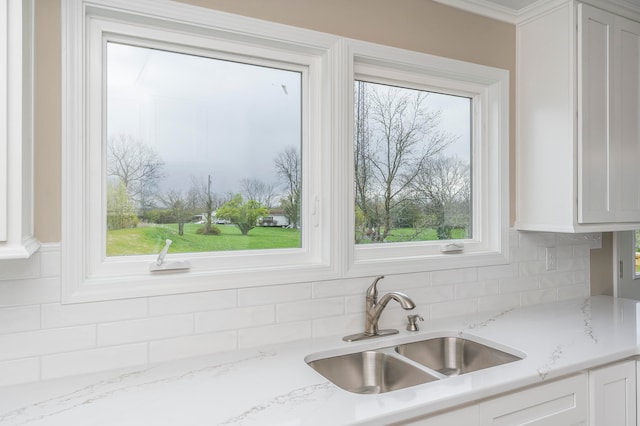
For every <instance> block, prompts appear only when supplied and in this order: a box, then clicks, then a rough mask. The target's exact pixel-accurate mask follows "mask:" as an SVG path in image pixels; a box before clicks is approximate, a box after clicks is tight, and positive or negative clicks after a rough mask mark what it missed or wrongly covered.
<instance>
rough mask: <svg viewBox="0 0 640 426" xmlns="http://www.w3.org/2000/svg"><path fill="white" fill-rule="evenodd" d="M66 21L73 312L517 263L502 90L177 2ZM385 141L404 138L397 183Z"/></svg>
mask: <svg viewBox="0 0 640 426" xmlns="http://www.w3.org/2000/svg"><path fill="white" fill-rule="evenodd" d="M62 5H63V17H64V25H63V28H65V33H64V35H63V43H64V45H63V52H64V57H63V67H64V69H63V75H64V76H65V81H64V82H63V92H64V96H63V98H64V99H63V115H64V120H63V122H64V126H63V152H64V155H63V157H64V158H63V170H64V175H63V209H64V210H63V217H64V220H63V239H64V241H65V244H64V249H63V253H62V256H63V300H64V301H65V302H80V301H88V300H103V299H110V298H123V297H136V296H148V295H154V294H170V293H178V292H189V291H202V290H211V289H222V288H239V287H245V286H259V285H269V284H276V283H296V282H304V281H310V280H313V281H317V280H324V279H336V278H341V277H350V276H364V275H373V274H379V273H400V272H414V271H424V270H431V269H445V268H452V267H468V266H478V265H488V264H498V263H504V262H505V261H506V252H507V243H508V235H507V226H508V217H507V216H508V215H507V212H508V202H507V188H508V179H507V176H508V170H507V148H506V145H507V126H506V123H507V121H508V120H507V117H508V108H507V97H508V88H507V81H508V75H507V73H506V72H504V71H501V70H496V69H493V68H487V67H482V66H478V65H474V64H466V63H461V62H457V61H451V60H446V59H443V58H437V57H432V56H429V55H424V54H418V53H415V52H407V51H403V50H399V49H395V48H390V47H384V46H378V45H373V44H369V43H363V42H358V41H355V40H345V39H341V38H339V37H335V36H331V35H327V34H320V33H316V32H312V31H307V30H303V29H296V28H291V27H285V26H281V25H277V24H271V23H266V22H259V21H255V20H251V19H248V18H242V17H234V16H231V15H227V14H220V13H218V12H215V11H211V10H204V9H200V8H196V7H193V6H187V5H183V4H178V3H176V4H167V5H164V6H163V8H162V10H161V11H160V10H158V9H157V8H156V7H155V5H154V2H153V1H145V0H140V1H136V2H134V4H126V5H125V4H124V3H123V2H121V1H116V0H99V1H91V2H86V3H84V2H83V1H78V0H63V2H62ZM258 22H259V24H258ZM382 107H385V108H386V109H385V108H382ZM375 108H377V110H376V109H375ZM389 108H400V109H403V110H404V111H405V113H406V114H407V115H406V117H405V116H401V118H400V121H396V122H394V121H389V120H387V121H385V115H384V114H385V113H386V112H389V111H390V109H389ZM409 117H413V118H414V120H413V122H412V123H413V125H414V127H410V126H409V127H406V126H405V125H408V124H410V123H411V120H410V118H409ZM398 125H402V126H405V127H403V128H402V130H400V131H399V132H396V129H397V128H398ZM384 126H387V127H386V128H385V127H384ZM402 126H401V127H402ZM390 131H393V132H396V133H395V134H394V135H393V137H394V138H395V140H396V141H401V140H406V139H407V138H406V137H405V136H407V132H410V133H411V138H409V139H408V141H409V142H410V145H409V146H407V145H404V146H401V145H396V148H394V149H396V150H397V148H398V147H401V148H403V149H404V150H402V151H401V152H399V153H397V154H400V155H399V156H397V158H396V160H397V161H396V163H394V164H396V165H400V167H397V168H396V169H393V174H389V173H387V174H385V173H382V172H381V170H382V168H383V167H387V170H390V167H391V168H392V166H393V164H392V163H390V162H387V163H385V162H384V161H382V159H383V157H387V154H389V153H390V151H387V152H384V151H381V146H382V145H381V143H382V142H385V141H384V139H383V138H382V137H383V136H384V135H385V134H389V132H390ZM385 132H386V133H385ZM403 132H404V133H403ZM388 141H389V140H387V142H388ZM394 152H395V151H394ZM367 168H369V169H367ZM373 169H376V170H377V173H374V172H373V171H372V170H373ZM364 170H368V171H367V172H364ZM347 182H351V184H348V183H347ZM374 182H375V184H374ZM385 184H386V186H387V187H388V188H389V189H388V190H387V192H386V193H385V189H384V186H385ZM167 240H171V241H172V244H171V245H169V246H167ZM163 249H164V250H163ZM166 250H168V252H166ZM161 251H165V252H166V254H164V260H162V261H161V260H160V258H161V257H162V256H160V257H159V256H158V255H159V253H160V252H161ZM159 263H161V264H163V265H165V266H164V267H162V268H158V267H156V266H158V264H159ZM154 265H156V266H154Z"/></svg>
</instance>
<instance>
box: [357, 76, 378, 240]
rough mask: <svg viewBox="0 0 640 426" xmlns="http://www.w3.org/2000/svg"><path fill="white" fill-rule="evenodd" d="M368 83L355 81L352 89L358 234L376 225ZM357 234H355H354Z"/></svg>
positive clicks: (362, 233)
mask: <svg viewBox="0 0 640 426" xmlns="http://www.w3.org/2000/svg"><path fill="white" fill-rule="evenodd" d="M367 88H368V85H367V83H365V82H364V81H356V84H355V88H354V89H355V90H354V117H355V120H354V129H353V135H354V172H355V173H354V176H355V206H356V224H357V225H356V226H359V227H360V232H359V234H360V235H361V236H364V235H366V233H367V230H368V229H371V228H373V227H377V223H376V219H375V217H374V216H375V215H374V209H375V205H374V203H372V200H371V198H372V195H371V192H372V188H371V173H372V171H371V167H372V166H371V154H370V146H369V140H370V137H371V134H370V131H369V125H368V117H369V102H368V101H367ZM356 235H357V234H356Z"/></svg>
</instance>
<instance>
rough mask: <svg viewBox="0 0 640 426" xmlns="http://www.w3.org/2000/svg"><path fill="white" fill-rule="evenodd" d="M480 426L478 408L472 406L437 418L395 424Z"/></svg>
mask: <svg viewBox="0 0 640 426" xmlns="http://www.w3.org/2000/svg"><path fill="white" fill-rule="evenodd" d="M451 425H464V426H479V425H480V420H479V419H478V406H477V405H471V406H468V407H464V408H457V409H455V410H453V411H448V412H445V413H442V414H436V415H435V416H428V417H422V418H418V419H412V420H408V421H405V422H400V423H394V424H393V426H451Z"/></svg>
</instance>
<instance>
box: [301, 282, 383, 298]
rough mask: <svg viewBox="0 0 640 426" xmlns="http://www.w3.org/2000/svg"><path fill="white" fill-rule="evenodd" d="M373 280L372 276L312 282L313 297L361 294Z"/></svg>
mask: <svg viewBox="0 0 640 426" xmlns="http://www.w3.org/2000/svg"><path fill="white" fill-rule="evenodd" d="M372 281H373V278H372V277H364V278H352V279H348V280H331V281H320V282H314V283H313V294H312V297H313V298H314V299H321V298H323V297H335V296H347V295H354V294H362V292H364V291H365V290H366V289H367V287H368V286H370V285H371V282H372Z"/></svg>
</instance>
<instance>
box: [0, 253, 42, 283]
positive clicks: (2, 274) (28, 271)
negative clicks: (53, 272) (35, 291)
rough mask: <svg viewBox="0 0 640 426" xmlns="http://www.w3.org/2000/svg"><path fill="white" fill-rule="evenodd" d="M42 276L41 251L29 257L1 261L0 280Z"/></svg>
mask: <svg viewBox="0 0 640 426" xmlns="http://www.w3.org/2000/svg"><path fill="white" fill-rule="evenodd" d="M39 276H40V253H39V252H36V253H34V254H33V255H32V256H31V257H29V258H28V259H9V260H7V259H4V260H2V263H0V281H6V280H20V279H25V278H37V277H39Z"/></svg>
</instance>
